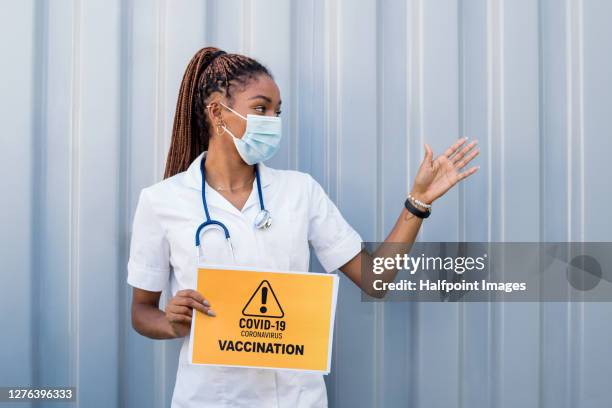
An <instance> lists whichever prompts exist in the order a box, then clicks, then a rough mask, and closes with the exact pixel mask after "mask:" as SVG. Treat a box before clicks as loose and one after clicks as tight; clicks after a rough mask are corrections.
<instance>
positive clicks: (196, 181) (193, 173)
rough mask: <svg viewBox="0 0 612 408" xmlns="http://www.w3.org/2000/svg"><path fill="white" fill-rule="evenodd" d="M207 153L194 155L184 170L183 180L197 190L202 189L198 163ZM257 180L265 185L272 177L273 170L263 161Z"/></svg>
mask: <svg viewBox="0 0 612 408" xmlns="http://www.w3.org/2000/svg"><path fill="white" fill-rule="evenodd" d="M207 154H208V151H206V150H205V151H204V152H202V153H201V154H200V155H199V156H198V157H196V158H195V159H194V160H193V162H191V164H190V165H189V167H188V168H187V170H186V171H185V182H186V183H187V185H188V186H189V187H192V188H195V189H197V190H202V175H201V173H200V163H202V158H203V157H205V156H206V155H207ZM258 166H259V180H260V181H261V187H262V188H264V187H267V186H268V185H269V184H270V183H272V180H273V178H274V174H273V172H271V171H270V168H269V167H268V166H266V165H265V164H263V163H259V165H258Z"/></svg>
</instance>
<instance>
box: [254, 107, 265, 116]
mask: <svg viewBox="0 0 612 408" xmlns="http://www.w3.org/2000/svg"><path fill="white" fill-rule="evenodd" d="M253 110H256V111H257V112H259V113H261V114H264V113H266V107H265V106H263V105H258V106H255V107H254V108H253Z"/></svg>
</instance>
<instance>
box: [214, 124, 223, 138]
mask: <svg viewBox="0 0 612 408" xmlns="http://www.w3.org/2000/svg"><path fill="white" fill-rule="evenodd" d="M215 131H216V133H217V135H220V134H221V131H223V123H221V122H217V124H216V126H215Z"/></svg>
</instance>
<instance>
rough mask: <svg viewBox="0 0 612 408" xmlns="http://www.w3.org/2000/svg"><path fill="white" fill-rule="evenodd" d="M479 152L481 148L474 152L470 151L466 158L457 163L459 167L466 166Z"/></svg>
mask: <svg viewBox="0 0 612 408" xmlns="http://www.w3.org/2000/svg"><path fill="white" fill-rule="evenodd" d="M479 153H480V149H476V150H474V151H473V152H472V153H470V154H469V155H468V156H467V157H466V158H465V159H463V160H460V161H459V163H457V164H456V167H457V169H462V168H464V167H465V166H466V165H467V164H468V163H469V162H471V161H472V160H473V159H474V157H476V156H478V154H479Z"/></svg>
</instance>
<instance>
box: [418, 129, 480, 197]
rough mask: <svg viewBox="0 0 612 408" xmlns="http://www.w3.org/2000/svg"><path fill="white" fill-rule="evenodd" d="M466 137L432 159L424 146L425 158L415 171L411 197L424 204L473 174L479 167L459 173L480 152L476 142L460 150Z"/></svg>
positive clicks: (427, 146) (427, 147) (431, 152)
mask: <svg viewBox="0 0 612 408" xmlns="http://www.w3.org/2000/svg"><path fill="white" fill-rule="evenodd" d="M466 141H467V137H464V138H462V139H459V140H458V141H457V142H455V143H454V144H453V145H452V146H450V147H449V148H448V149H446V151H445V152H444V153H443V154H441V155H440V156H438V157H437V158H436V159H435V160H434V159H433V151H432V150H431V147H430V146H429V145H428V144H425V157H424V158H423V161H422V162H421V165H420V167H419V170H418V171H417V174H416V177H415V179H414V184H413V187H412V195H413V196H414V197H415V198H417V199H418V200H420V201H423V202H424V203H426V204H431V203H432V202H433V201H435V200H436V199H438V198H439V197H440V196H442V195H444V193H446V192H447V191H448V190H450V188H451V187H453V186H454V185H455V184H457V183H458V182H460V181H461V180H463V179H465V178H467V177H469V176H471V175H472V174H474V173H475V172H476V171H477V170H478V169H479V168H480V166H473V167H471V168H469V169H468V170H465V171H461V170H462V169H463V168H464V167H465V166H466V165H467V164H468V163H469V162H470V161H472V159H474V157H476V156H477V155H478V153H479V152H480V151H479V149H478V148H475V146H476V143H477V142H478V141H477V140H474V141H473V142H471V143H470V144H468V145H466V146H464V147H463V148H461V147H462V146H463V145H464V144H465V142H466Z"/></svg>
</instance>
